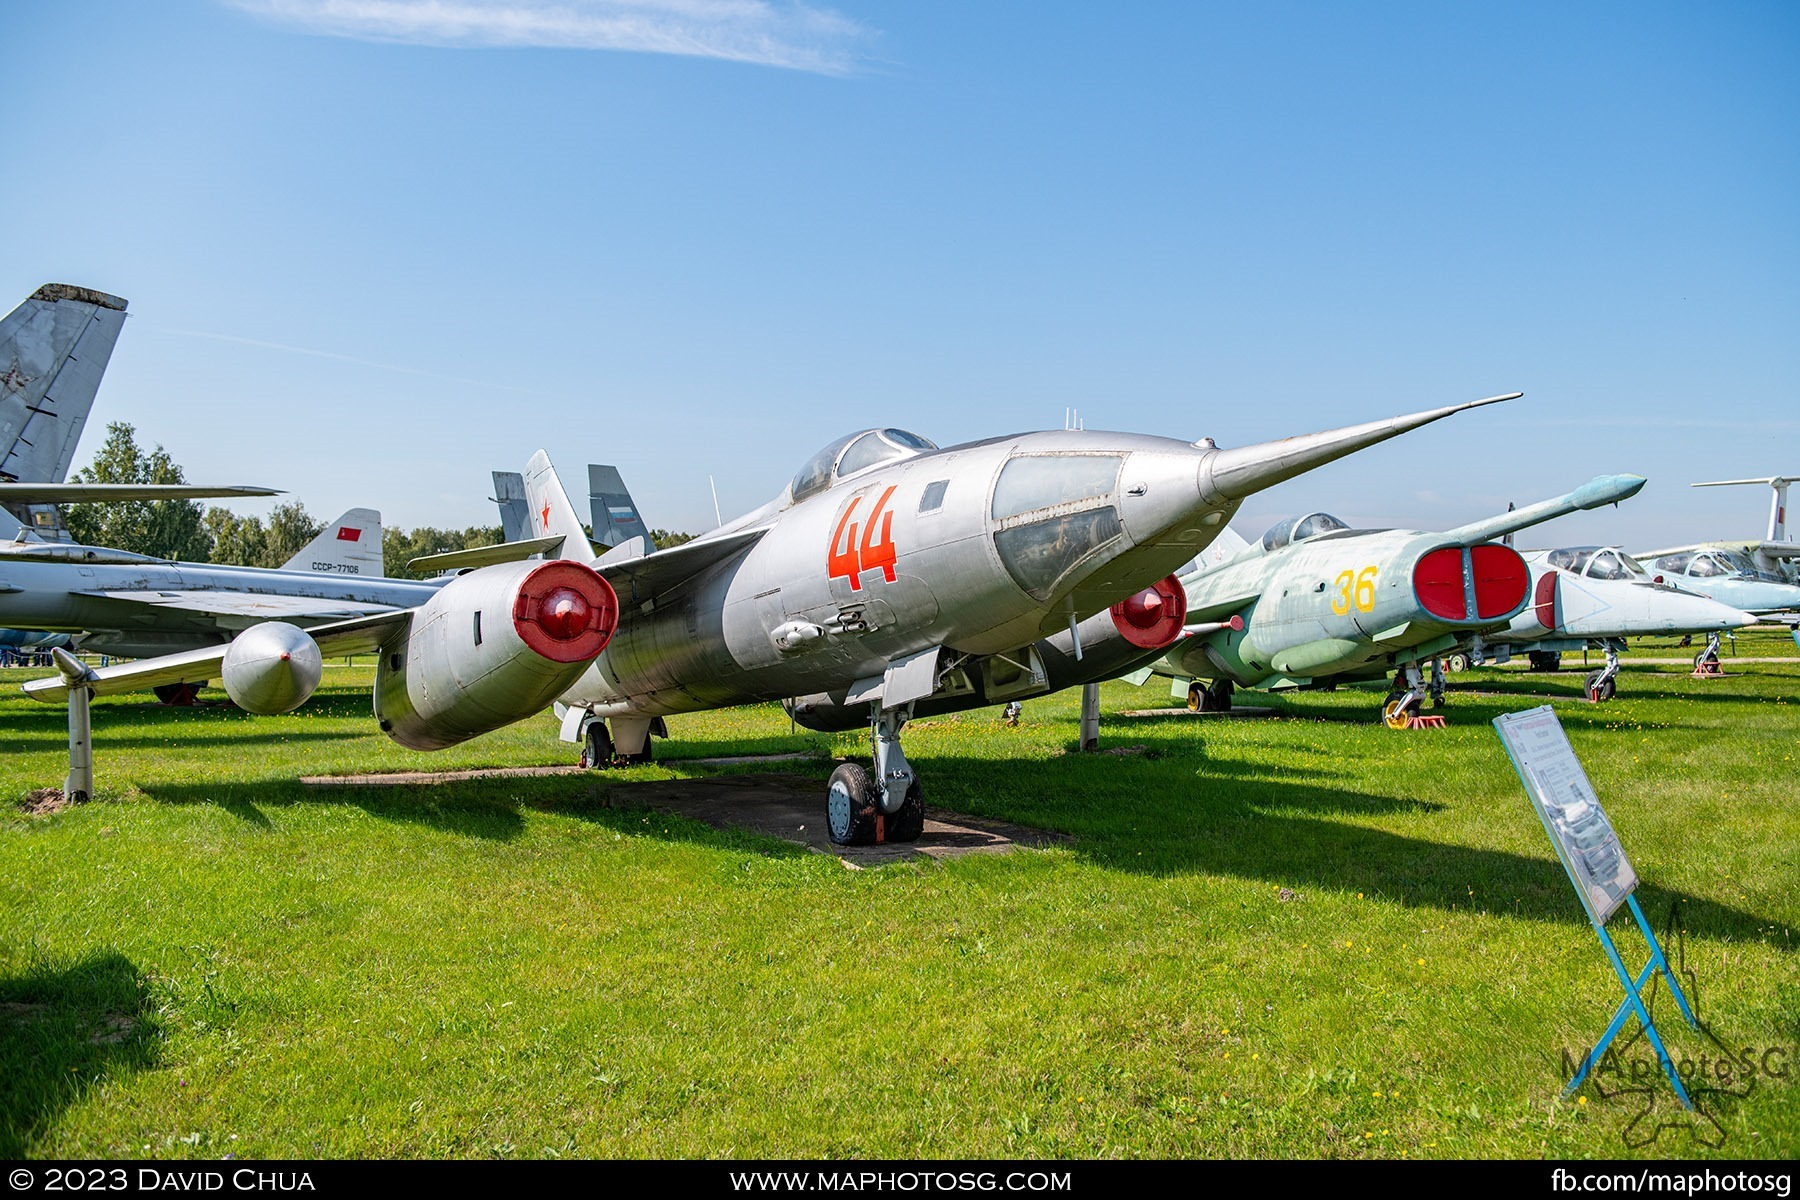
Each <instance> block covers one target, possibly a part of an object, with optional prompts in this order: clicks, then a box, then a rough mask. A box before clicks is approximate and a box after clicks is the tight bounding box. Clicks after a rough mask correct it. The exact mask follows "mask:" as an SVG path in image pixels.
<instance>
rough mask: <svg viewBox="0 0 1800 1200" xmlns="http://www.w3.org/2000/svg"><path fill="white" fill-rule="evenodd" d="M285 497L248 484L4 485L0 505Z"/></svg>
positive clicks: (1, 488) (279, 493)
mask: <svg viewBox="0 0 1800 1200" xmlns="http://www.w3.org/2000/svg"><path fill="white" fill-rule="evenodd" d="M282 494H283V493H282V492H281V490H280V489H279V488H266V487H251V486H249V485H247V484H230V485H219V486H216V487H207V486H206V485H204V484H188V483H0V503H5V504H117V503H119V502H120V501H124V500H222V499H241V498H243V497H246V496H279V495H282Z"/></svg>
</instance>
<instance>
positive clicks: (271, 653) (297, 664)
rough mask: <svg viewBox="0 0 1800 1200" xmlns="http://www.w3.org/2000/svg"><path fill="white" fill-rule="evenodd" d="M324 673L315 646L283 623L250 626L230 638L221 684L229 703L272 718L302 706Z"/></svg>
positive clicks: (300, 633)
mask: <svg viewBox="0 0 1800 1200" xmlns="http://www.w3.org/2000/svg"><path fill="white" fill-rule="evenodd" d="M324 673H325V660H324V658H323V657H321V656H320V654H319V643H317V642H315V641H313V640H312V638H311V637H309V636H307V633H306V631H305V630H304V629H301V628H299V627H298V626H295V625H289V624H288V623H287V622H286V621H269V622H267V623H265V624H262V625H252V626H251V627H250V628H248V629H246V630H244V632H242V633H240V634H238V635H237V636H236V637H235V638H233V639H231V645H229V646H227V647H225V658H224V661H222V662H221V663H220V664H219V679H220V682H222V683H223V684H224V685H225V692H226V694H227V695H229V696H230V697H231V701H232V703H233V704H236V705H237V706H238V707H239V708H241V709H243V710H244V711H246V712H253V713H259V714H261V715H263V716H273V715H274V714H276V713H284V712H292V711H293V710H294V709H296V708H299V707H300V706H301V705H302V704H305V703H306V702H307V700H308V699H309V698H310V697H311V696H312V694H313V689H314V688H316V687H318V686H319V678H320V677H321V676H322V675H324Z"/></svg>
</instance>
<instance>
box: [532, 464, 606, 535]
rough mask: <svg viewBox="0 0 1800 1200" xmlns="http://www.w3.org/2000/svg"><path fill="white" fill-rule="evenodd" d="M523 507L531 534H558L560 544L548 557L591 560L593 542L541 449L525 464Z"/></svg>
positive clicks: (553, 468)
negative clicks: (560, 540) (590, 540)
mask: <svg viewBox="0 0 1800 1200" xmlns="http://www.w3.org/2000/svg"><path fill="white" fill-rule="evenodd" d="M525 508H526V519H527V520H528V521H530V523H531V524H530V532H531V534H532V536H533V537H561V538H562V540H563V542H562V545H561V546H559V547H557V549H556V550H554V551H553V552H551V553H550V554H549V555H547V557H549V558H572V559H574V560H575V561H576V562H582V563H591V562H593V561H594V546H593V543H591V542H589V541H588V535H587V530H585V529H583V528H582V526H581V517H580V515H579V514H578V513H577V512H576V511H575V506H574V505H573V504H571V503H569V493H568V492H566V491H564V490H563V485H562V480H560V479H558V478H557V477H556V468H555V467H553V466H551V465H550V456H549V454H547V453H545V452H544V451H542V450H539V451H538V452H537V453H536V454H534V455H532V456H531V461H530V462H529V463H527V464H525Z"/></svg>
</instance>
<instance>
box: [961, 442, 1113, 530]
mask: <svg viewBox="0 0 1800 1200" xmlns="http://www.w3.org/2000/svg"><path fill="white" fill-rule="evenodd" d="M1124 462H1125V459H1124V458H1123V457H1122V456H1120V455H1117V454H1025V455H1020V456H1019V457H1018V458H1015V459H1013V460H1012V461H1011V462H1009V463H1007V464H1006V466H1005V467H1003V468H1001V470H1000V481H999V482H998V483H996V484H995V485H994V507H993V515H994V520H996V521H1004V520H1005V519H1006V518H1008V517H1014V516H1017V515H1018V514H1020V513H1024V512H1030V511H1031V510H1032V509H1034V508H1049V507H1050V506H1051V505H1055V504H1069V503H1072V502H1075V501H1080V500H1091V499H1095V498H1097V497H1100V496H1105V495H1108V494H1109V493H1111V492H1112V490H1113V487H1114V485H1115V484H1117V482H1118V479H1119V468H1120V467H1121V466H1123V465H1124Z"/></svg>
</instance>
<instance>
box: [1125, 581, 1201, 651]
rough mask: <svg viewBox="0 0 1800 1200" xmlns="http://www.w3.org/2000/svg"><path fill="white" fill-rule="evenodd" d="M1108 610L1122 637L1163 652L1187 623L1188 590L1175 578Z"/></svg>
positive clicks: (1142, 647) (1145, 647)
mask: <svg viewBox="0 0 1800 1200" xmlns="http://www.w3.org/2000/svg"><path fill="white" fill-rule="evenodd" d="M1108 611H1109V612H1111V613H1112V619H1113V627H1114V628H1116V629H1117V630H1118V631H1119V636H1120V637H1123V638H1124V639H1125V640H1126V641H1128V642H1130V643H1131V644H1132V645H1134V646H1137V647H1139V648H1140V649H1143V650H1161V649H1162V648H1163V647H1164V646H1168V645H1173V644H1174V642H1175V640H1176V639H1177V638H1179V637H1180V636H1181V627H1182V626H1183V625H1185V624H1187V591H1186V589H1184V588H1183V587H1182V586H1181V581H1180V580H1179V579H1177V578H1175V577H1174V576H1173V575H1171V576H1169V577H1168V578H1167V579H1161V580H1158V581H1157V582H1155V583H1153V584H1151V585H1150V586H1149V587H1147V588H1145V589H1144V590H1143V591H1141V592H1139V593H1138V594H1137V595H1135V596H1131V597H1128V598H1126V599H1124V600H1121V601H1119V602H1118V603H1117V604H1115V605H1113V606H1112V608H1111V609H1109V610H1108Z"/></svg>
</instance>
